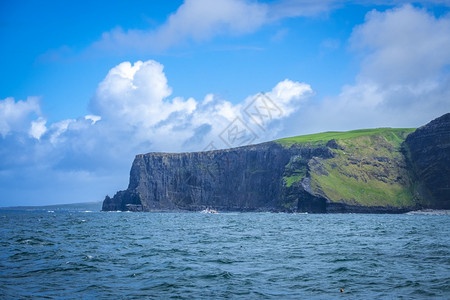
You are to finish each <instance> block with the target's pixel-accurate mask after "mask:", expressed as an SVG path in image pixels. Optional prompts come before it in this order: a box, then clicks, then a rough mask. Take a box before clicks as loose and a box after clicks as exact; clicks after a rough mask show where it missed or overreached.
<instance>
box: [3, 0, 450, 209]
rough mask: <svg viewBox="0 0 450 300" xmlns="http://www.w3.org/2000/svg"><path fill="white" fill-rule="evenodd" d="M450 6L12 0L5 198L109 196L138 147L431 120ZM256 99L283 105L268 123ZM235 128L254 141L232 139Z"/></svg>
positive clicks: (449, 59) (445, 88) (446, 70)
mask: <svg viewBox="0 0 450 300" xmlns="http://www.w3.org/2000/svg"><path fill="white" fill-rule="evenodd" d="M449 12H450V1H438V0H436V1H416V2H413V3H409V2H407V1H387V0H386V1H381V0H379V1H356V0H355V1H332V0H324V1H320V0H318V1H307V0H273V1H245V0H242V1H241V0H215V1H208V0H190V1H94V2H92V1H76V2H75V1H45V0H41V1H20V0H17V1H12V0H11V1H6V0H3V1H1V2H0V18H1V21H0V44H1V45H2V46H1V47H0V65H1V67H2V72H0V82H1V83H2V84H1V85H0V206H9V205H40V204H52V203H70V202H84V201H95V200H101V199H102V198H103V197H104V196H105V195H106V194H110V195H112V194H113V193H114V192H115V191H117V190H119V189H124V188H126V186H127V182H128V173H129V168H130V166H131V162H132V160H133V158H134V155H135V154H138V153H147V152H153V151H162V152H186V151H201V150H204V149H211V148H226V147H230V146H239V145H241V144H243V143H245V141H249V140H251V141H253V142H255V143H257V142H263V141H267V140H271V139H274V138H280V137H286V136H292V135H299V134H307V133H315V132H320V131H327V130H350V129H357V128H372V127H417V126H421V125H423V124H425V123H427V122H428V121H430V120H431V119H433V118H435V117H438V116H440V115H442V114H444V113H446V112H449V111H450V67H449V66H450V51H448V49H450V15H449ZM260 92H263V93H265V95H266V96H267V98H264V99H268V100H261V99H262V98H260V96H261V94H259V93H260ZM258 101H266V102H264V103H265V104H268V105H269V106H270V105H272V112H273V115H270V117H269V118H266V119H258V118H257V117H261V115H259V116H257V115H255V114H254V112H255V109H256V108H257V106H255V105H256V104H257V103H262V102H258ZM255 103H256V104H255ZM252 112H253V114H252ZM255 116H256V117H255ZM235 125H239V126H241V128H244V129H246V130H247V131H246V133H245V134H247V135H248V136H249V137H250V139H245V138H244V139H241V141H242V142H239V141H238V140H226V138H225V133H226V132H227V130H229V129H230V128H231V127H232V126H235ZM230 126H231V127H230Z"/></svg>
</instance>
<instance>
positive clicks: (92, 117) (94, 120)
mask: <svg viewBox="0 0 450 300" xmlns="http://www.w3.org/2000/svg"><path fill="white" fill-rule="evenodd" d="M84 119H85V120H90V121H91V122H92V125H94V124H95V123H97V122H98V121H100V120H101V119H102V117H100V116H96V115H86V116H84Z"/></svg>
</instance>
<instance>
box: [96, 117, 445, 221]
mask: <svg viewBox="0 0 450 300" xmlns="http://www.w3.org/2000/svg"><path fill="white" fill-rule="evenodd" d="M449 116H450V114H447V115H445V116H443V117H441V118H439V119H437V120H435V121H433V122H431V123H430V124H428V125H426V126H424V127H421V128H419V129H418V130H417V131H416V132H414V133H413V134H411V135H410V137H408V139H407V140H406V143H404V141H405V138H406V137H407V136H408V134H410V132H412V131H413V130H411V129H377V130H366V131H353V132H347V133H324V134H318V135H311V136H304V137H296V138H291V139H286V140H279V141H274V142H269V143H264V144H259V145H251V146H246V147H241V148H235V149H227V150H217V151H208V152H194V153H178V154H171V153H148V154H143V155H137V156H136V158H135V160H134V162H133V165H132V168H131V172H130V183H129V186H128V189H127V190H125V191H120V192H117V193H116V195H115V196H114V197H113V198H110V197H108V196H107V197H106V198H105V200H104V202H103V210H104V211H110V210H121V211H126V210H130V211H169V210H170V211H173V210H191V211H196V210H202V209H204V208H207V207H210V208H215V209H217V210H219V211H287V212H296V211H298V212H305V211H306V212H364V213H369V212H403V211H407V210H411V209H415V208H418V207H433V208H446V207H447V205H448V199H449V197H448V196H449V189H448V184H449V174H450V172H449V167H448V166H449V165H450V163H449V153H450V152H449V144H450V143H449V133H450V122H449V118H450V117H449ZM330 135H331V136H333V137H334V138H331V139H330ZM437 177H439V178H437ZM424 199H429V201H428V202H427V201H425V200H424ZM445 199H447V200H445ZM446 201H447V202H446Z"/></svg>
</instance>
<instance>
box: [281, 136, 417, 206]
mask: <svg viewBox="0 0 450 300" xmlns="http://www.w3.org/2000/svg"><path fill="white" fill-rule="evenodd" d="M412 131H414V129H411V128H398V129H392V128H378V129H363V130H354V131H348V132H324V133H319V134H311V135H304V136H297V137H291V138H285V139H281V140H277V141H276V142H278V143H280V144H282V145H284V146H286V147H290V146H292V145H294V144H295V145H311V146H317V145H325V144H326V143H327V142H328V141H329V140H331V139H335V140H336V142H337V144H338V145H339V146H340V148H341V149H332V151H333V152H334V153H335V154H336V155H335V157H334V158H332V159H315V160H311V161H310V162H309V164H308V167H309V175H310V177H311V187H312V190H313V191H314V192H315V193H317V194H322V195H323V196H325V197H326V198H328V199H330V200H331V201H334V202H344V203H347V204H358V205H364V206H395V207H401V206H412V205H414V203H413V202H414V201H413V197H412V192H411V191H412V188H411V182H410V178H409V175H408V172H407V171H406V168H405V166H406V165H405V158H404V156H403V154H402V153H401V144H402V142H403V141H404V140H405V138H406V136H407V135H408V134H409V133H411V132H412ZM302 173H303V172H302ZM302 178H303V177H302ZM302 178H299V177H298V176H297V177H295V178H289V179H290V180H289V181H288V182H287V183H288V184H289V185H292V183H293V181H297V180H298V181H300V180H301V179H302Z"/></svg>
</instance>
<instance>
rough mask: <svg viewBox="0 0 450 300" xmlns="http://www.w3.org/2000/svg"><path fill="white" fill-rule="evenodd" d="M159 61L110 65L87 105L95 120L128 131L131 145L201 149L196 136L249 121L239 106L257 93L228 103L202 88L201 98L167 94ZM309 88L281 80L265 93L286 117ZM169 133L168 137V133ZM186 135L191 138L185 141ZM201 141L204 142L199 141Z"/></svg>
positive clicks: (213, 135) (207, 135) (209, 136)
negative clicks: (96, 117)
mask: <svg viewBox="0 0 450 300" xmlns="http://www.w3.org/2000/svg"><path fill="white" fill-rule="evenodd" d="M171 93H172V91H171V88H170V86H169V85H168V82H167V78H166V76H165V74H164V68H163V66H162V65H161V64H160V63H158V62H156V61H152V60H149V61H146V62H142V61H137V62H135V63H134V64H132V63H130V62H124V63H121V64H120V65H118V66H116V67H114V68H113V69H111V70H110V72H109V73H108V75H107V76H106V77H105V79H104V80H103V81H102V82H101V83H100V84H99V86H98V89H97V91H96V93H95V95H94V97H93V99H92V102H91V107H92V110H93V112H94V113H95V114H97V115H99V116H100V117H101V123H99V124H101V126H103V127H108V128H114V130H115V131H116V132H118V131H121V132H123V133H125V132H128V134H129V135H131V136H133V138H132V139H131V140H133V141H134V143H135V145H136V146H137V145H138V144H140V143H142V142H144V143H147V144H148V143H152V147H151V148H152V149H153V150H160V151H189V150H202V148H201V147H202V144H201V143H199V141H201V140H204V142H205V141H208V140H212V139H215V138H216V137H217V136H218V135H219V134H220V132H221V131H222V130H223V129H224V128H225V127H226V126H227V125H228V124H229V123H230V122H232V121H233V120H234V119H235V118H240V119H241V120H243V121H245V122H250V118H249V116H248V114H246V113H245V112H244V111H243V110H244V108H246V107H247V106H249V105H251V101H253V99H255V98H256V97H257V94H255V95H251V96H249V97H248V98H247V99H245V100H244V101H243V102H242V103H238V104H232V103H231V102H229V101H226V100H224V99H220V98H217V97H216V96H214V95H213V94H208V95H206V96H205V98H204V99H203V100H202V101H197V100H195V99H193V98H188V99H184V98H182V97H174V98H170V96H171ZM310 94H311V87H310V86H309V85H307V84H304V83H298V82H293V81H290V80H284V81H282V82H280V83H278V84H277V85H276V86H275V87H274V88H273V90H272V91H269V92H268V93H267V94H266V95H267V97H269V98H270V99H271V101H272V102H273V103H276V105H277V106H278V108H279V109H281V110H282V114H279V115H277V114H274V115H273V116H271V117H270V120H269V121H275V120H276V119H280V118H282V117H287V116H288V115H289V114H291V113H292V112H293V111H294V110H296V108H297V107H298V106H297V104H298V103H300V102H302V101H305V99H307V98H308V96H309V95H310ZM168 137H170V138H168ZM189 141H196V142H195V143H190V142H189ZM203 146H204V145H203Z"/></svg>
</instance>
